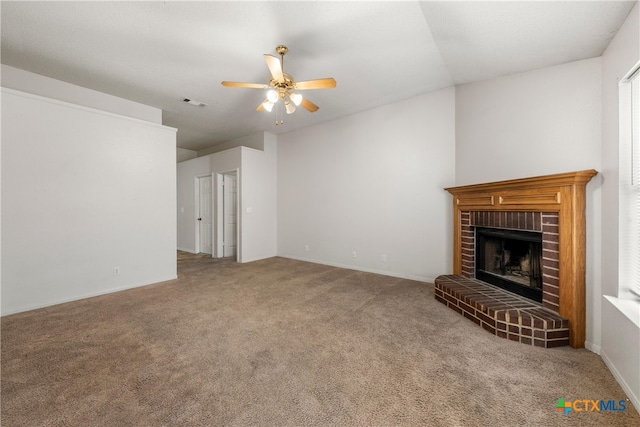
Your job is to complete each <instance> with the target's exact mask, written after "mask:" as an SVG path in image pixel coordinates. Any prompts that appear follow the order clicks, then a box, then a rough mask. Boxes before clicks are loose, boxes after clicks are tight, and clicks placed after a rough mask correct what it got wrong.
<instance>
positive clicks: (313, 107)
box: [300, 98, 320, 113]
mask: <svg viewBox="0 0 640 427" xmlns="http://www.w3.org/2000/svg"><path fill="white" fill-rule="evenodd" d="M300 105H302V106H303V107H304V108H306V109H307V110H308V111H309V112H311V113H314V112H316V111H318V109H319V108H320V107H318V106H317V105H316V104H314V103H313V102H311V101H309V100H308V99H307V98H302V101H300Z"/></svg>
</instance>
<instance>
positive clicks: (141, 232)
mask: <svg viewBox="0 0 640 427" xmlns="http://www.w3.org/2000/svg"><path fill="white" fill-rule="evenodd" d="M80 89H81V88H80ZM80 89H77V91H78V92H77V93H81V90H80ZM175 143H176V132H175V129H172V128H166V127H163V126H161V125H159V124H156V123H150V122H145V121H141V120H138V119H132V118H129V117H125V116H121V115H116V114H113V113H107V112H103V111H100V110H95V109H92V108H87V107H80V106H77V105H74V104H70V103H66V102H61V101H57V100H52V99H49V98H43V97H39V96H35V95H30V94H27V93H23V92H17V91H14V90H11V89H4V88H3V89H2V199H3V200H2V314H10V313H14V312H19V311H24V310H29V309H33V308H37V307H42V306H47V305H51V304H55V303H59V302H64V301H70V300H75V299H79V298H83V297H88V296H93V295H98V294H102V293H107V292H113V291H116V290H119V289H125V288H129V287H134V286H141V285H146V284H150V283H155V282H160V281H164V280H169V279H173V278H175V277H176V253H175V251H176V245H175V233H176V218H175V200H176V199H175V196H176V193H175V155H176V151H175ZM115 267H119V270H120V274H119V275H118V276H115V275H114V268H115Z"/></svg>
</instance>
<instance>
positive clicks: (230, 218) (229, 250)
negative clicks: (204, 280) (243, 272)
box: [223, 173, 238, 257]
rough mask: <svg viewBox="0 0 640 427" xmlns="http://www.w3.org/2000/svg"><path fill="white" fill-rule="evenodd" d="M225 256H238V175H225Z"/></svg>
mask: <svg viewBox="0 0 640 427" xmlns="http://www.w3.org/2000/svg"><path fill="white" fill-rule="evenodd" d="M223 188H224V201H223V203H224V207H223V215H224V238H223V240H224V256H226V257H227V256H236V250H237V249H236V247H237V244H236V240H237V236H236V234H237V231H236V230H237V224H238V212H237V211H238V179H237V177H236V174H235V173H233V174H225V175H224V187H223Z"/></svg>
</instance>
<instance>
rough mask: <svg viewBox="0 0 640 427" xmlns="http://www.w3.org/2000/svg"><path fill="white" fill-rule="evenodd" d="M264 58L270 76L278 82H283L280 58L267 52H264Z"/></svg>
mask: <svg viewBox="0 0 640 427" xmlns="http://www.w3.org/2000/svg"><path fill="white" fill-rule="evenodd" d="M264 60H265V61H267V67H269V71H270V72H271V77H273V79H274V80H276V81H277V82H279V83H282V82H284V75H283V74H282V64H280V60H279V59H278V58H276V57H275V56H273V55H269V54H268V53H265V54H264Z"/></svg>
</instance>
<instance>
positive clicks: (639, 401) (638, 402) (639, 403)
mask: <svg viewBox="0 0 640 427" xmlns="http://www.w3.org/2000/svg"><path fill="white" fill-rule="evenodd" d="M600 357H602V360H603V361H604V364H605V365H607V368H609V371H610V372H611V374H612V375H613V377H614V378H615V379H616V381H617V382H618V384H619V385H620V387H622V390H623V391H624V392H625V394H626V395H627V396H629V400H630V401H631V403H632V404H633V406H635V408H636V411H638V412H640V396H636V395H635V394H634V393H633V389H632V388H631V387H629V384H627V383H626V381H625V380H624V377H623V376H622V375H620V372H618V370H617V369H616V367H615V366H614V364H613V362H612V361H611V359H609V358H608V357H607V355H606V353H605V352H602V354H600Z"/></svg>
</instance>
